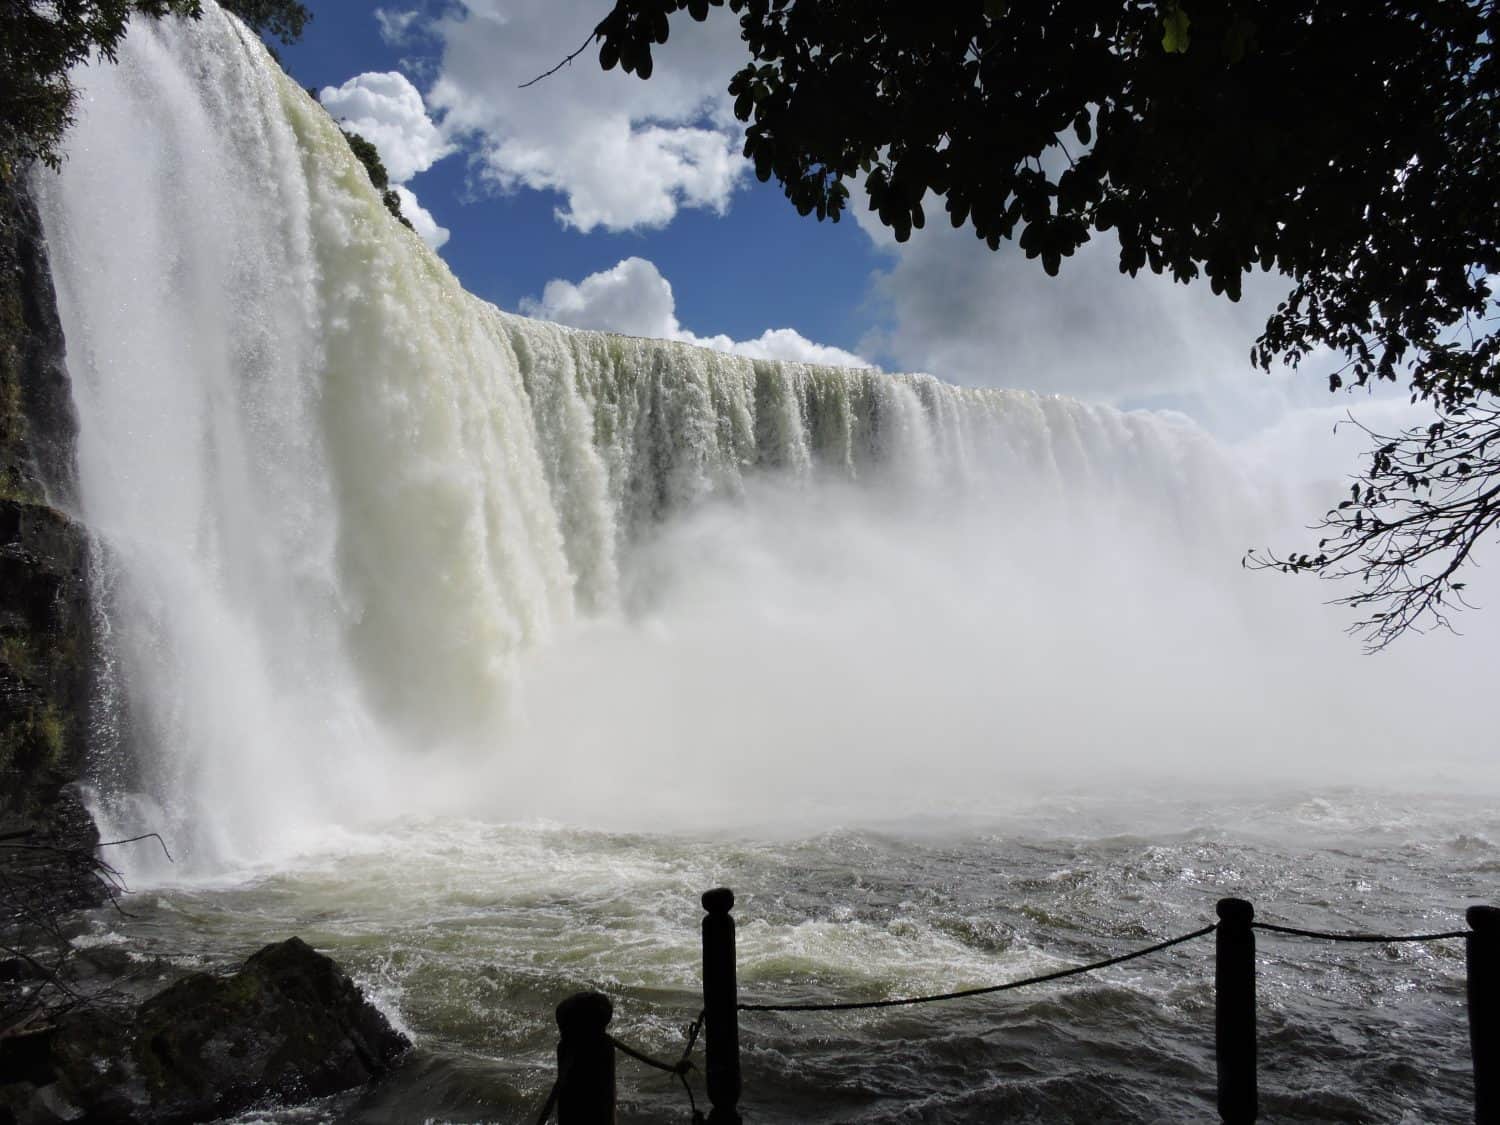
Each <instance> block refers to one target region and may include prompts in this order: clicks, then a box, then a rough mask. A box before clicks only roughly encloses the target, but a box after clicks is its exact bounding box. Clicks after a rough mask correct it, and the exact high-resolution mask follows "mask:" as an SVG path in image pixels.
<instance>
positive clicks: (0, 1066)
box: [0, 938, 410, 1125]
mask: <svg viewBox="0 0 1500 1125" xmlns="http://www.w3.org/2000/svg"><path fill="white" fill-rule="evenodd" d="M409 1047H410V1043H409V1042H408V1040H407V1039H406V1037H405V1036H404V1035H402V1034H401V1033H400V1032H398V1031H396V1030H395V1029H394V1028H392V1027H391V1025H390V1023H389V1022H388V1021H387V1020H386V1018H385V1017H384V1016H383V1015H381V1014H380V1012H379V1011H378V1010H377V1009H376V1008H375V1007H374V1006H373V1005H371V1004H370V1003H369V1002H368V1001H366V1000H365V998H364V996H363V994H362V993H361V992H360V990H359V988H358V987H357V986H356V985H355V984H354V982H353V981H351V980H350V979H349V977H348V976H347V975H345V974H344V972H343V971H342V970H340V969H339V967H338V966H337V965H336V964H335V963H334V962H333V961H332V960H331V959H330V958H328V957H325V956H324V955H323V954H321V953H317V952H316V951H314V950H313V949H312V948H310V947H309V946H308V945H307V944H306V943H305V942H303V941H302V940H300V939H299V938H291V939H289V940H288V941H284V942H280V943H279V944H276V945H269V946H267V947H266V948H264V949H262V950H261V951H260V952H259V953H257V954H255V956H253V957H251V958H250V959H249V960H248V961H247V962H245V965H244V967H243V968H242V969H241V970H240V971H239V972H237V973H235V974H233V975H232V976H227V977H221V976H213V975H210V974H207V973H195V974H193V975H191V976H188V977H185V978H184V979H182V980H180V981H178V982H177V983H175V984H173V985H171V986H170V987H169V988H167V989H166V990H165V991H163V992H160V993H158V994H157V995H155V996H153V997H152V998H151V999H149V1000H147V1001H146V1002H145V1003H144V1004H142V1005H141V1007H140V1008H139V1010H138V1011H136V1012H135V1013H134V1014H133V1015H127V1016H122V1015H121V1014H119V1013H116V1012H109V1011H107V1010H103V1009H100V1010H93V1011H85V1012H81V1013H78V1014H76V1015H73V1016H69V1017H67V1018H66V1019H65V1020H63V1021H62V1022H61V1023H59V1024H58V1025H56V1026H54V1027H53V1028H51V1029H49V1030H47V1031H45V1032H38V1033H36V1034H32V1035H24V1036H13V1037H10V1038H8V1039H0V1125H56V1123H59V1122H65V1121H75V1122H88V1123H91V1125H92V1123H97V1125H106V1123H109V1125H182V1123H187V1122H195V1121H210V1120H213V1119H214V1118H217V1117H221V1116H224V1115H226V1114H230V1113H234V1112H236V1111H237V1110H240V1109H243V1108H245V1107H246V1106H250V1105H254V1104H256V1103H260V1102H266V1101H275V1102H279V1103H282V1104H287V1103H292V1102H298V1101H303V1100H307V1099H310V1098H317V1097H323V1096H326V1095H328V1094H332V1093H337V1092H338V1091H340V1090H347V1089H350V1088H351V1087H354V1086H358V1085H362V1084H364V1083H366V1082H369V1081H371V1080H372V1079H375V1078H378V1077H380V1076H381V1075H383V1074H385V1073H387V1072H388V1071H389V1070H391V1069H392V1068H393V1067H394V1066H395V1065H396V1063H397V1062H398V1061H399V1059H400V1058H401V1056H402V1055H403V1054H404V1053H405V1052H406V1050H407V1049H408V1048H409Z"/></svg>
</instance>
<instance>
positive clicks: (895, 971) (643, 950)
mask: <svg viewBox="0 0 1500 1125" xmlns="http://www.w3.org/2000/svg"><path fill="white" fill-rule="evenodd" d="M1497 840H1500V814H1497V813H1496V811H1495V808H1494V806H1493V805H1492V804H1488V803H1485V802H1480V801H1477V800H1475V799H1473V798H1470V797H1459V796H1452V795H1447V796H1443V795H1438V794H1430V795H1424V796H1395V795H1390V794H1386V795H1374V794H1370V793H1361V792H1358V791H1355V790H1351V789H1327V790H1324V791H1321V792H1319V793H1317V794H1298V795H1289V794H1285V793H1282V794H1275V795H1267V796H1266V797H1265V798H1264V799H1256V800H1246V799H1244V798H1239V799H1222V798H1219V797H1216V796H1214V795H1212V794H1208V793H1203V794H1200V795H1198V796H1196V797H1188V796H1181V795H1179V796H1173V797H1166V796H1160V795H1152V794H1139V793H1136V794H1130V793H1121V794H1115V795H1112V796H1111V797H1110V798H1109V799H1104V798H1101V797H1099V796H1097V795H1092V796H1091V795H1086V794H1077V795H1060V796H1057V797H1055V798H1053V799H1050V800H1046V801H1040V802H1036V803H1030V804H1028V805H1026V807H1022V808H1016V809H1014V810H1012V811H1009V812H1006V813H1004V814H1002V815H998V816H996V817H994V818H992V819H990V820H988V821H985V820H981V819H978V818H976V819H973V820H971V821H967V822H962V823H941V822H935V821H934V822H925V823H906V824H891V825H886V826H884V827H883V828H881V829H880V830H875V829H867V830H849V829H842V828H838V827H834V826H830V827H829V828H828V830H827V831H825V832H821V833H819V834H817V835H812V836H798V837H795V838H790V839H782V840H766V839H744V838H740V837H737V836H734V835H726V836H716V835H675V834H674V835H662V834H607V833H598V832H588V831H580V830H578V829H571V828H564V827H561V826H556V825H546V824H487V823H482V822H475V821H454V820H444V821H441V822H423V821H416V820H413V821H408V822H404V823H400V824H395V825H391V826H389V827H388V828H387V829H386V830H384V831H382V832H380V833H375V834H369V835H358V836H349V837H347V838H345V839H343V840H342V841H340V842H339V844H338V845H337V846H335V847H331V848H330V849H329V850H327V851H325V852H322V853H319V854H314V855H308V856H305V857H302V858H300V859H298V860H297V861H296V862H294V863H292V864H290V865H288V866H286V867H283V868H281V869H279V870H276V871H274V872H261V873H245V874H242V875H237V876H235V877H233V878H231V879H229V880H227V881H226V882H224V883H222V884H219V885H214V886H199V887H188V886H185V887H176V888H173V889H170V890H154V891H145V892H143V893H141V894H139V895H138V896H136V897H135V898H133V899H132V900H131V901H130V903H129V909H130V910H131V912H132V914H134V915H135V917H134V918H133V919H130V920H128V921H121V920H120V919H118V918H115V917H110V916H108V915H104V916H101V917H100V918H99V919H98V920H97V922H96V929H97V935H96V936H95V937H94V938H92V939H91V940H100V938H101V937H102V936H103V935H105V934H124V935H128V936H129V937H130V939H131V940H132V942H133V943H134V946H133V948H136V949H138V950H140V951H141V952H140V953H139V954H138V956H139V957H140V958H142V961H143V965H142V971H143V974H144V976H145V980H143V982H142V983H145V981H146V980H149V979H150V977H151V975H152V973H153V972H155V971H156V970H155V969H154V968H152V967H151V966H150V964H149V959H150V958H152V957H156V956H160V957H163V958H165V959H166V960H167V961H169V962H171V963H172V964H174V965H179V966H184V965H191V966H195V967H196V966H212V967H220V966H226V965H229V964H231V963H232V962H234V961H235V960H237V959H240V958H242V957H243V956H245V955H246V954H248V953H249V952H251V951H252V950H253V949H254V948H256V947H258V946H259V945H260V944H261V943H263V942H265V941H267V940H269V939H271V938H272V937H279V936H284V935H289V934H293V933H295V934H299V935H301V936H302V937H304V938H305V939H307V940H308V941H310V942H312V943H313V944H314V945H315V946H317V947H318V948H320V949H323V950H326V951H327V952H329V953H331V954H333V955H334V956H335V957H336V958H338V959H339V960H340V961H341V962H342V963H343V964H345V965H347V966H348V967H349V968H350V969H351V970H352V971H353V972H354V973H355V975H356V976H357V978H358V979H359V980H360V981H361V982H362V983H363V984H364V985H365V987H366V988H367V990H368V991H369V992H370V994H371V995H372V996H373V997H375V998H376V1000H377V1002H378V1003H379V1004H380V1005H381V1007H382V1008H383V1009H384V1010H385V1011H386V1012H387V1013H388V1014H390V1015H391V1016H392V1017H393V1018H394V1019H395V1020H396V1021H397V1022H398V1024H399V1025H400V1026H402V1027H404V1028H405V1029H406V1030H408V1031H409V1032H410V1033H411V1035H412V1037H413V1039H414V1040H415V1043H416V1049H415V1052H414V1053H413V1055H412V1056H411V1058H410V1059H409V1061H408V1062H407V1063H406V1065H405V1066H404V1067H403V1068H402V1069H401V1070H400V1071H399V1072H398V1073H397V1074H396V1075H395V1076H394V1077H392V1078H390V1079H388V1080H386V1081H385V1082H383V1083H382V1084H380V1085H379V1086H377V1087H376V1088H374V1089H372V1090H369V1091H363V1092H360V1093H357V1094H352V1095H347V1096H343V1097H340V1098H335V1099H332V1100H330V1101H327V1102H324V1103H321V1104H318V1105H315V1106H313V1107H310V1108H303V1109H300V1110H281V1111H278V1110H276V1109H274V1107H268V1108H267V1109H265V1110H264V1111H262V1112H257V1113H252V1114H247V1115H244V1116H242V1117H241V1118H238V1119H237V1120H240V1121H308V1120H329V1119H336V1120H341V1121H350V1122H405V1121H417V1120H424V1119H425V1120H432V1121H453V1122H479V1121H493V1122H522V1121H531V1120H534V1117H535V1113H536V1111H537V1109H538V1107H539V1105H540V1103H541V1101H542V1100H543V1098H544V1097H545V1094H546V1091H547V1089H548V1088H549V1087H550V1084H551V1082H552V1079H553V1077H554V1075H555V1066H554V1057H553V1052H554V1050H555V1047H556V1026H555V1024H554V1022H553V1019H552V1009H553V1007H554V1005H555V1004H556V1003H557V1002H558V1001H559V1000H561V999H562V998H563V997H565V996H567V995H568V994H570V993H572V992H574V991H577V990H581V989H589V988H595V989H600V990H603V991H604V992H606V993H608V994H609V995H610V996H611V997H612V998H613V1000H614V1002H615V1010H616V1016H615V1022H614V1025H613V1030H614V1032H615V1034H616V1035H617V1036H619V1037H621V1038H622V1039H625V1040H627V1041H629V1042H631V1043H632V1044H634V1045H636V1046H638V1047H641V1048H644V1049H645V1050H647V1051H649V1052H652V1053H654V1054H656V1055H658V1056H660V1057H666V1058H675V1057H676V1054H677V1053H678V1051H680V1049H681V1044H682V1036H681V1030H682V1026H683V1025H684V1024H686V1023H687V1022H688V1021H689V1020H690V1019H691V1018H692V1017H693V1016H694V1015H695V1014H696V1013H697V1011H698V1008H699V1004H700V1002H699V998H698V991H697V990H698V988H699V976H698V956H699V947H698V932H697V927H698V922H699V920H700V918H701V911H700V909H699V906H698V896H699V894H700V893H701V892H702V891H703V890H704V889H706V888H708V887H711V886H715V885H719V884H726V885H729V886H731V887H733V888H734V889H735V892H736V895H737V899H738V902H737V905H736V915H737V918H738V921H739V971H740V988H741V996H742V999H745V1000H747V1001H763V1002H777V1001H785V1002H798V1001H803V1002H806V1001H827V1000H835V999H840V1000H842V999H879V998H886V997H892V996H903V995H912V994H921V993H927V992H935V991H947V990H951V989H956V988H964V987H972V986H978V985H984V984H990V983H999V982H1001V981H1005V980H1008V979H1013V978H1017V977H1021V976H1025V975H1029V974H1032V973H1037V972H1043V971H1047V970H1050V969H1055V968H1060V967H1065V966H1067V965H1071V964H1077V963H1081V962H1084V961H1088V960H1093V959H1098V958H1102V957H1106V956H1110V955H1113V954H1115V953H1119V952H1123V951H1126V950H1129V949H1132V948H1136V947H1139V946H1143V945H1147V944H1151V943H1152V942H1154V941H1155V940H1157V939H1158V938H1161V937H1166V936H1170V935H1173V934H1177V933H1182V932H1186V931H1189V930H1193V929H1196V928H1198V927H1199V926H1201V925H1204V924H1205V923H1206V922H1208V921H1211V920H1212V918H1213V904H1214V902H1215V900H1216V899H1218V898H1219V897H1222V896H1226V895H1243V896H1247V897H1250V898H1252V899H1253V900H1254V901H1255V902H1256V904H1257V908H1258V914H1259V917H1260V918H1262V919H1263V920H1267V921H1279V922H1283V923H1287V924H1292V925H1301V926H1307V927H1315V928H1328V929H1347V930H1364V931H1371V930H1374V931H1381V932H1421V931H1433V930H1446V929H1453V928H1462V910H1463V908H1464V907H1465V906H1466V905H1468V904H1469V903H1470V902H1472V901H1475V900H1476V898H1483V897H1485V896H1491V897H1492V896H1493V888H1494V886H1495V881H1496V878H1497V876H1500V846H1497V843H1496V841H1497ZM104 940H109V939H108V938H105V939H104ZM1212 954H1213V947H1212V939H1211V938H1209V939H1205V940H1200V941H1198V942H1195V943H1192V944H1189V945H1186V946H1182V947H1178V948H1176V949H1172V950H1168V951H1166V952H1163V953H1160V954H1156V955H1153V956H1151V957H1150V958H1148V959H1144V960H1141V961H1136V962H1132V963H1130V964H1127V965H1122V966H1118V967H1115V968H1111V969H1107V970H1104V971H1102V972H1100V973H1098V974H1095V975H1093V976H1090V977H1088V978H1085V979H1084V980H1081V981H1080V980H1070V981H1064V982H1060V983H1057V984H1048V985H1041V986H1037V987H1035V988H1033V989H1030V990H1027V991H1022V992H1016V993H1011V994H1004V995H999V996H991V997H984V998H976V999H971V1000H962V1001H957V1002H952V1003H946V1004H940V1005H933V1006H927V1007H922V1008H913V1009H902V1010H897V1011H877V1012H862V1013H847V1014H846V1013H829V1014H806V1015H797V1016H784V1015H765V1014H751V1013H747V1014H744V1015H742V1016H741V1041H742V1044H743V1052H744V1066H745V1094H744V1101H743V1108H744V1111H745V1116H746V1120H747V1121H763V1122H773V1121H774V1122H812V1121H819V1122H822V1121H827V1122H835V1121H847V1122H869V1121H886V1122H982V1121H997V1120H1007V1121H1048V1122H1065V1121H1079V1122H1082V1121H1097V1122H1114V1121H1118V1122H1142V1121H1180V1122H1197V1121H1204V1120H1208V1119H1210V1118H1211V1117H1212V1116H1213V1114H1212V1099H1213V1087H1214V1075H1213V1056H1212V1035H1213V1008H1212ZM1257 964H1258V972H1259V1018H1260V1051H1261V1061H1260V1072H1261V1098H1262V1106H1263V1116H1264V1117H1265V1119H1266V1120H1274V1121H1301V1122H1410V1123H1416V1122H1439V1121H1462V1120H1467V1119H1468V1116H1469V1115H1470V1114H1471V1113H1472V1109H1471V1104H1472V1103H1471V1102H1470V1101H1469V1099H1470V1097H1471V1094H1470V1077H1469V1075H1470V1071H1469V1059H1468V1042H1467V1024H1466V1022H1465V1016H1464V1007H1463V949H1462V943H1461V942H1454V941H1447V942H1439V943H1433V944H1431V945H1399V946H1398V945H1374V946H1365V945H1329V944H1327V943H1322V942H1313V941H1306V940H1300V939H1293V938H1281V937H1276V936H1274V935H1269V934H1264V933H1262V934H1260V935H1259V936H1258V962H1257ZM700 1052H701V1049H700ZM698 1058H699V1060H700V1062H701V1053H700V1054H699V1055H698ZM618 1073H619V1087H620V1099H621V1120H622V1121H640V1122H646V1121H673V1120H679V1121H686V1120H687V1101H686V1097H685V1095H684V1094H683V1092H682V1090H681V1087H680V1086H678V1085H676V1083H675V1082H674V1081H673V1080H670V1079H669V1078H668V1076H665V1075H661V1074H658V1073H656V1072H654V1071H650V1070H647V1069H645V1068H644V1067H641V1066H639V1065H637V1064H634V1063H631V1062H630V1061H628V1060H624V1059H622V1060H621V1061H620V1065H619V1070H618ZM694 1082H695V1088H696V1092H697V1095H698V1097H699V1099H700V1104H701V1102H702V1098H703V1091H702V1088H701V1084H700V1083H701V1079H699V1078H698V1077H697V1076H695V1078H694Z"/></svg>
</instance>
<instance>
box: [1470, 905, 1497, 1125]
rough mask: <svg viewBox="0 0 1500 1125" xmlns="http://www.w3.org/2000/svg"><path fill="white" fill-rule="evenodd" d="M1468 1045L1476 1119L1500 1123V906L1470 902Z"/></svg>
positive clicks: (1480, 1124) (1481, 1124)
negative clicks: (1471, 1052) (1471, 1066)
mask: <svg viewBox="0 0 1500 1125" xmlns="http://www.w3.org/2000/svg"><path fill="white" fill-rule="evenodd" d="M1465 917H1466V918H1467V919H1468V923H1469V931H1470V932H1469V936H1468V937H1467V938H1466V939H1465V945H1467V946H1468V950H1467V953H1468V958H1467V959H1468V967H1469V1045H1470V1047H1471V1048H1472V1050H1473V1054H1474V1120H1475V1122H1477V1123H1478V1125H1500V909H1497V908H1496V907H1493V906H1471V907H1469V909H1468V912H1467V914H1466V915H1465Z"/></svg>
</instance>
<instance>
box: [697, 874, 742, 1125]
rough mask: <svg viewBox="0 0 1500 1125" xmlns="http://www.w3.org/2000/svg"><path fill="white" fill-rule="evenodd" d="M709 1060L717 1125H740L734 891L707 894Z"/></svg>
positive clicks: (711, 1115) (707, 1071) (705, 998)
mask: <svg viewBox="0 0 1500 1125" xmlns="http://www.w3.org/2000/svg"><path fill="white" fill-rule="evenodd" d="M703 909H704V910H706V911H707V912H708V913H707V914H706V915H705V916H704V918H703V1055H704V1071H705V1076H704V1077H705V1080H706V1084H707V1086H708V1100H709V1102H710V1103H711V1104H712V1106H713V1109H712V1110H711V1111H710V1112H709V1115H708V1120H709V1121H710V1123H711V1125H739V1120H740V1114H739V1109H738V1106H739V1103H740V1013H739V988H738V985H737V984H736V981H735V966H734V916H733V915H732V914H730V913H729V912H730V911H731V910H732V909H734V892H733V891H731V890H730V889H729V888H728V887H717V888H715V889H714V890H711V891H705V892H704V894H703Z"/></svg>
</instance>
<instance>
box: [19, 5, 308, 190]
mask: <svg viewBox="0 0 1500 1125" xmlns="http://www.w3.org/2000/svg"><path fill="white" fill-rule="evenodd" d="M224 7H225V8H227V9H228V10H229V11H231V12H234V13H236V14H237V15H238V16H239V17H240V18H241V19H243V20H244V21H245V22H246V23H247V24H248V25H249V26H250V27H251V28H253V29H254V30H255V31H257V32H260V33H265V34H270V35H274V36H276V37H277V38H278V39H280V40H281V41H282V42H283V43H290V42H292V41H293V40H294V39H296V37H297V36H298V35H300V34H301V32H302V28H303V27H304V25H305V24H306V23H307V21H308V19H310V18H311V17H310V16H309V14H308V11H307V9H306V8H305V7H303V6H302V4H300V3H297V0H225V2H224ZM136 13H139V14H141V15H147V16H155V17H161V16H166V15H179V16H187V17H189V18H192V19H197V18H198V17H199V16H200V15H201V14H202V3H201V0H5V2H4V3H3V4H0V176H4V178H6V179H9V178H10V177H11V175H12V173H13V170H14V169H15V168H16V167H18V166H20V165H22V164H24V163H26V162H28V161H30V160H40V161H41V162H42V163H44V164H47V165H49V166H51V167H54V168H55V167H56V166H57V164H58V153H57V146H58V144H59V142H60V141H61V140H62V135H63V133H64V132H65V131H66V130H67V128H68V125H69V124H71V122H72V120H73V101H74V97H75V93H74V90H73V84H72V82H71V81H70V80H69V79H68V68H69V67H71V66H73V65H74V64H75V63H80V62H84V61H85V60H87V59H90V58H99V59H107V60H109V61H110V62H113V61H114V59H115V52H116V50H117V49H118V48H119V45H120V40H121V39H123V38H124V36H125V31H126V28H127V27H128V26H129V23H130V17H131V16H132V15H133V14H136Z"/></svg>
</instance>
